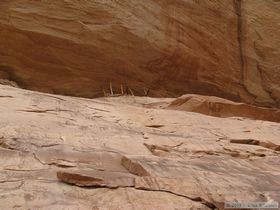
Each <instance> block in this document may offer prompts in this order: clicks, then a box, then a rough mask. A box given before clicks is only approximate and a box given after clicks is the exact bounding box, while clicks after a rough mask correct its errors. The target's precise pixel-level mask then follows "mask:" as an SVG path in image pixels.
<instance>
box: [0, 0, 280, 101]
mask: <svg viewBox="0 0 280 210" xmlns="http://www.w3.org/2000/svg"><path fill="white" fill-rule="evenodd" d="M279 14H280V3H279V2H277V1H273V0H258V1H254V0H246V1H244V0H243V1H242V0H227V1H224V0H161V1H156V0H146V1H145V2H141V1H137V0H125V1H118V0H107V1H105V0H96V1H89V0H64V1H51V0H38V1H35V0H21V1H17V0H4V1H3V0H2V1H1V3H0V77H2V78H6V79H10V80H13V81H16V82H17V83H18V84H19V85H20V86H22V87H24V88H28V89H35V90H40V91H46V92H53V93H59V94H69V95H76V96H85V97H95V96H101V95H103V91H102V89H103V88H105V89H106V88H108V86H109V83H110V81H112V84H113V86H114V88H115V91H117V90H116V88H119V87H120V85H121V84H123V85H125V84H127V85H128V86H130V87H131V88H132V90H133V91H134V92H135V93H136V94H138V95H142V94H143V88H144V87H146V88H150V93H151V95H153V96H178V95H181V94H184V93H199V94H206V95H216V96H220V97H225V98H228V99H233V100H236V101H245V102H249V103H255V104H261V105H275V104H277V103H278V105H279V99H280V85H279V82H278V81H279V77H280V72H279V71H280V67H279V66H280V62H279V59H278V58H279V55H280V50H279V47H280V43H279V37H280V36H278V35H280V26H279V22H280V15H279Z"/></svg>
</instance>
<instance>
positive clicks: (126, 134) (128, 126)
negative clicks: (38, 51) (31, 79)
mask: <svg viewBox="0 0 280 210" xmlns="http://www.w3.org/2000/svg"><path fill="white" fill-rule="evenodd" d="M173 100H174V99H154V98H147V97H129V96H127V97H115V98H103V99H98V100H97V99H96V100H90V99H83V98H74V97H67V96H60V95H51V94H44V93H38V92H32V91H27V90H21V89H17V88H14V87H7V86H2V85H0V209H73V210H76V209H102V210H103V209H104V210H107V209H110V210H111V209H112V210H117V209H128V210H129V209H141V210H142V209H147V210H150V209H164V210H171V209H174V210H175V209H177V210H178V209H179V210H189V209H194V210H197V209H202V210H209V209H224V202H225V201H233V200H235V201H239V202H242V201H246V202H249V201H252V202H253V201H258V202H261V201H263V202H272V201H279V200H280V197H279V196H280V188H279V186H280V168H279V162H280V151H279V150H280V139H279V136H280V124H279V123H275V122H268V121H260V120H250V119H246V118H240V117H231V118H217V117H212V116H207V115H202V114H198V113H191V112H186V111H177V110H170V109H160V106H162V105H166V104H169V102H170V101H173ZM151 104H157V105H158V108H156V107H153V108H147V106H149V105H151ZM163 108H164V106H163Z"/></svg>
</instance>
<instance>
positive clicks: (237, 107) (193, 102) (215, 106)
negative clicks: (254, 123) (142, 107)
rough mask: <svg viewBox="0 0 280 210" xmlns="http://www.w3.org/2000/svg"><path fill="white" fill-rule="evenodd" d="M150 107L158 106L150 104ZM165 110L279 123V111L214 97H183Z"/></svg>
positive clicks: (171, 103)
mask: <svg viewBox="0 0 280 210" xmlns="http://www.w3.org/2000/svg"><path fill="white" fill-rule="evenodd" d="M149 106H150V107H153V106H156V107H158V104H150V105H149ZM165 107H166V108H171V109H177V110H185V111H190V112H198V113H202V114H207V115H211V116H216V117H234V116H238V117H247V118H251V119H255V120H267V121H273V122H280V109H277V108H263V107H257V106H253V105H249V104H245V103H236V102H233V101H229V100H226V99H222V98H218V97H214V96H201V95H193V94H192V95H184V96H182V97H179V98H177V99H175V100H173V101H171V102H169V103H166V104H165Z"/></svg>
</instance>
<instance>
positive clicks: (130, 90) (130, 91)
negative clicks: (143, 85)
mask: <svg viewBox="0 0 280 210" xmlns="http://www.w3.org/2000/svg"><path fill="white" fill-rule="evenodd" d="M128 89H129V92H130V94H131V95H132V96H134V94H133V92H132V90H131V89H130V88H128Z"/></svg>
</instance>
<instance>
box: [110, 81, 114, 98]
mask: <svg viewBox="0 0 280 210" xmlns="http://www.w3.org/2000/svg"><path fill="white" fill-rule="evenodd" d="M110 91H111V96H113V95H114V92H113V86H112V82H111V81H110Z"/></svg>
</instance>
